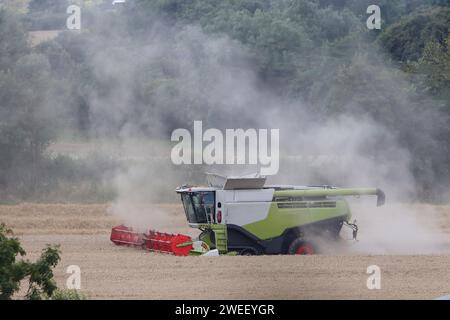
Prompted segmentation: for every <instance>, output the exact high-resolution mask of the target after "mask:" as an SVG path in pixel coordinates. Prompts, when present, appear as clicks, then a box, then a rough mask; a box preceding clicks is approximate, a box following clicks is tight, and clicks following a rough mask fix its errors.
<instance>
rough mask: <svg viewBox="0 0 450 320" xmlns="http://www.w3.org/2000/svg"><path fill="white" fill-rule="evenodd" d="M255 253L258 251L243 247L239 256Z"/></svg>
mask: <svg viewBox="0 0 450 320" xmlns="http://www.w3.org/2000/svg"><path fill="white" fill-rule="evenodd" d="M257 254H258V252H256V251H255V250H254V249H244V250H242V251H241V252H240V253H239V255H240V256H254V255H257Z"/></svg>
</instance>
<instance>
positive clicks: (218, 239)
mask: <svg viewBox="0 0 450 320" xmlns="http://www.w3.org/2000/svg"><path fill="white" fill-rule="evenodd" d="M199 228H200V229H203V230H206V231H210V232H205V233H204V234H203V235H202V236H201V237H200V240H201V241H204V242H205V243H206V244H207V245H208V246H209V247H210V248H211V249H212V248H216V249H217V250H219V253H226V252H227V251H228V236H227V225H226V224H202V225H200V226H199ZM211 232H214V238H215V242H213V241H212V240H211Z"/></svg>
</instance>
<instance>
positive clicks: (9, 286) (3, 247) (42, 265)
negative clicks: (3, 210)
mask: <svg viewBox="0 0 450 320" xmlns="http://www.w3.org/2000/svg"><path fill="white" fill-rule="evenodd" d="M25 255H26V252H25V250H24V249H23V248H22V246H21V244H20V241H19V239H18V238H15V237H13V234H12V231H11V230H10V229H8V228H7V227H6V226H5V225H4V224H1V225H0V299H1V300H9V299H11V298H12V297H13V295H14V294H15V293H16V292H17V291H18V290H19V289H20V282H21V281H22V280H28V290H27V294H26V298H28V299H42V298H44V297H46V296H52V295H53V292H54V291H55V290H56V289H57V286H56V283H55V281H54V280H53V272H52V269H53V268H54V267H55V266H56V265H57V264H58V262H59V260H60V251H59V248H58V247H57V246H48V247H47V248H46V249H44V250H43V251H42V254H41V256H40V258H39V259H38V260H37V261H36V262H34V263H33V262H30V261H28V260H24V259H23V257H24V256H25ZM19 257H22V258H21V259H18V258H19Z"/></svg>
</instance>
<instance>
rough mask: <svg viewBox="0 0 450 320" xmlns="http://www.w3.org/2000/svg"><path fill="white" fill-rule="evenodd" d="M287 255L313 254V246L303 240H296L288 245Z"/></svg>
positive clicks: (314, 251)
mask: <svg viewBox="0 0 450 320" xmlns="http://www.w3.org/2000/svg"><path fill="white" fill-rule="evenodd" d="M288 253H289V254H298V255H307V254H315V253H316V250H315V249H314V246H313V245H312V244H311V243H310V242H308V241H305V240H304V239H303V238H297V239H295V240H294V241H292V243H291V244H290V246H289V249H288Z"/></svg>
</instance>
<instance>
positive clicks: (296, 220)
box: [243, 199, 351, 240]
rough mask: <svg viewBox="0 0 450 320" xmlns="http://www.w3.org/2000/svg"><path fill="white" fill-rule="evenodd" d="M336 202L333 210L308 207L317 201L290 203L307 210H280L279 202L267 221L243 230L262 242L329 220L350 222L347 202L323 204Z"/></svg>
mask: <svg viewBox="0 0 450 320" xmlns="http://www.w3.org/2000/svg"><path fill="white" fill-rule="evenodd" d="M331 202H336V207H333V208H326V207H324V208H312V207H308V206H309V205H311V204H313V205H314V204H315V203H317V201H311V202H308V201H298V202H289V203H290V204H294V205H304V206H306V208H278V203H277V202H272V204H271V206H270V210H269V214H268V216H267V218H266V219H264V220H260V221H257V222H254V223H250V224H247V225H244V226H243V228H244V229H245V230H247V231H248V232H250V233H252V234H254V235H255V236H256V237H258V238H259V239H261V240H267V239H271V238H275V237H278V236H280V235H281V234H282V233H283V232H284V231H285V230H286V229H289V228H294V227H297V226H302V225H306V224H311V223H315V222H320V221H323V220H327V219H332V218H337V217H343V220H349V219H350V218H351V213H350V209H349V206H348V204H347V201H345V200H344V199H338V200H332V201H330V200H324V201H322V203H331Z"/></svg>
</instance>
